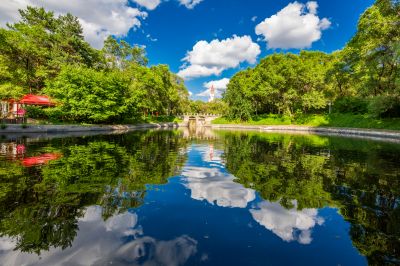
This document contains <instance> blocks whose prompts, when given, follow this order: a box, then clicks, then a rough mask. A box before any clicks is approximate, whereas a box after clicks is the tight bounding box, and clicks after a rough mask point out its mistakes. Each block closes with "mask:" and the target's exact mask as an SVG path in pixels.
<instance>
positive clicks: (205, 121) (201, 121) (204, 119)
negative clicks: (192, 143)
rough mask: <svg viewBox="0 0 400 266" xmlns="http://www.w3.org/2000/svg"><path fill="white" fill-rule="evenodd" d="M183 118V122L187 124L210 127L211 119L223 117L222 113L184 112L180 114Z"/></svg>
mask: <svg viewBox="0 0 400 266" xmlns="http://www.w3.org/2000/svg"><path fill="white" fill-rule="evenodd" d="M180 117H181V119H183V124H184V125H186V126H189V127H190V126H196V127H209V126H211V121H213V120H214V119H216V118H218V117H221V115H214V114H183V115H181V116H180Z"/></svg>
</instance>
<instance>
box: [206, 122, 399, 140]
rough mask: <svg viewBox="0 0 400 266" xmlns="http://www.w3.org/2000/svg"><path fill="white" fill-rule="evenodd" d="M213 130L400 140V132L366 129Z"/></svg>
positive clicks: (252, 127)
mask: <svg viewBox="0 0 400 266" xmlns="http://www.w3.org/2000/svg"><path fill="white" fill-rule="evenodd" d="M212 128H213V129H236V130H237V129H240V130H259V131H264V132H288V133H290V132H299V133H301V132H303V133H311V134H323V135H337V136H357V137H369V138H380V139H396V140H400V131H396V130H380V129H364V128H334V127H307V126H265V125H264V126H263V125H259V126H258V125H232V124H231V125H230V124H227V125H212Z"/></svg>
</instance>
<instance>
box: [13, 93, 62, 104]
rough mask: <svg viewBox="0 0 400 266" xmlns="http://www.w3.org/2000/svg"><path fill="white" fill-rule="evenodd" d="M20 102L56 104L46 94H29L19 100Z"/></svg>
mask: <svg viewBox="0 0 400 266" xmlns="http://www.w3.org/2000/svg"><path fill="white" fill-rule="evenodd" d="M19 103H20V104H27V105H45V106H54V105H55V104H54V103H53V102H52V101H51V100H50V98H49V97H48V96H45V95H33V94H27V95H25V96H24V97H22V99H21V100H20V101H19Z"/></svg>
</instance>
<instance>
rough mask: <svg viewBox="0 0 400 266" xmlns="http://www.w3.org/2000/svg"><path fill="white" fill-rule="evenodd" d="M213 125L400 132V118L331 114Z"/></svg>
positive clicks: (222, 120)
mask: <svg viewBox="0 0 400 266" xmlns="http://www.w3.org/2000/svg"><path fill="white" fill-rule="evenodd" d="M213 124H241V125H302V126H313V127H350V128H376V129H390V130H400V118H396V119H395V118H392V119H377V118H373V117H371V116H368V115H354V114H331V115H320V114H318V115H301V116H298V117H295V118H294V119H291V118H290V117H288V116H281V115H272V114H271V115H260V116H255V117H253V118H252V119H251V120H250V121H246V122H243V121H229V120H227V119H226V118H224V117H222V118H218V119H216V120H214V121H213Z"/></svg>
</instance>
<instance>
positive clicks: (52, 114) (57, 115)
mask: <svg viewBox="0 0 400 266" xmlns="http://www.w3.org/2000/svg"><path fill="white" fill-rule="evenodd" d="M44 111H45V114H46V116H47V118H48V119H49V120H50V122H53V123H57V122H60V121H62V120H63V116H64V112H63V111H62V110H61V108H59V107H54V108H47V109H45V110H44Z"/></svg>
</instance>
